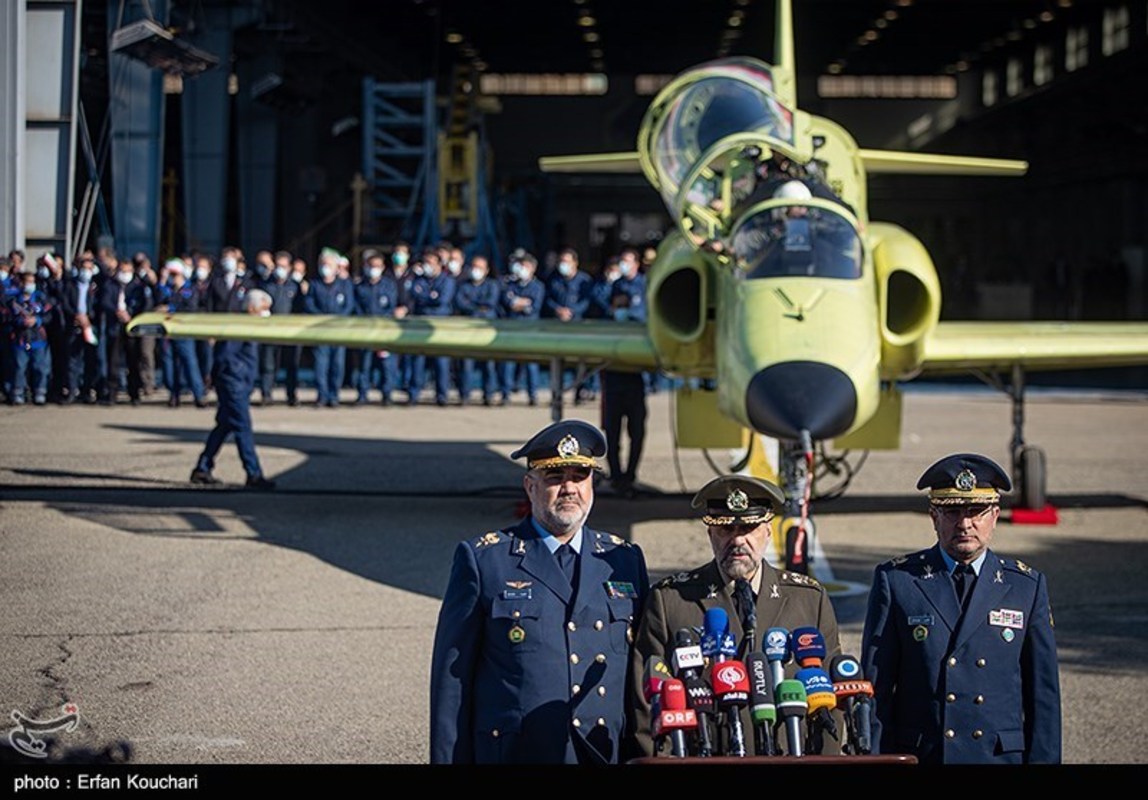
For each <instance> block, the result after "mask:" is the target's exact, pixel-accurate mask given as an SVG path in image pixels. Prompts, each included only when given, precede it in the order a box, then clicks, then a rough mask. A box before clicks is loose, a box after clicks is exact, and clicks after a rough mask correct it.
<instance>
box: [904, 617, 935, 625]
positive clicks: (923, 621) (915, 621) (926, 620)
mask: <svg viewBox="0 0 1148 800" xmlns="http://www.w3.org/2000/svg"><path fill="white" fill-rule="evenodd" d="M909 624H910V625H932V624H933V615H932V614H921V615H920V616H916V617H909Z"/></svg>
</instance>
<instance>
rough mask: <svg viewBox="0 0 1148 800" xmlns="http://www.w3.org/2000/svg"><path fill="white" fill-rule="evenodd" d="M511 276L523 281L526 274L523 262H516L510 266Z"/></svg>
mask: <svg viewBox="0 0 1148 800" xmlns="http://www.w3.org/2000/svg"><path fill="white" fill-rule="evenodd" d="M510 274H511V275H513V276H514V277H516V278H519V279H521V278H522V276H523V275H525V274H526V267H524V266H522V262H521V261H515V262H514V263H513V264H511V265H510Z"/></svg>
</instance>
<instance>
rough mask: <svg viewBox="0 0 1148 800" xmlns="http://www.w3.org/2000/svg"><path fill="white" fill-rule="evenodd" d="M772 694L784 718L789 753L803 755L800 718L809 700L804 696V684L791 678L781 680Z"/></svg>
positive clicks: (801, 718)
mask: <svg viewBox="0 0 1148 800" xmlns="http://www.w3.org/2000/svg"><path fill="white" fill-rule="evenodd" d="M773 694H774V697H776V698H777V712H778V713H779V714H780V715H781V716H782V718H783V719H784V720H785V738H786V739H788V741H789V754H790V755H791V756H801V755H805V752H804V748H803V746H802V741H801V720H803V719H805V713H806V711H807V710H808V709H809V702H808V701H807V700H806V698H805V686H804V684H802V682H801V681H798V680H793V679H792V678H791V679H787V680H783V681H781V683H779V684H777V686H776V687H775V688H774V690H773Z"/></svg>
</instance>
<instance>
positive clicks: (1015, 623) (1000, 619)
mask: <svg viewBox="0 0 1148 800" xmlns="http://www.w3.org/2000/svg"><path fill="white" fill-rule="evenodd" d="M989 625H996V626H998V627H1003V628H1023V627H1024V612H1023V611H1014V610H1013V609H1011V608H1002V609H999V610H994V611H990V612H989Z"/></svg>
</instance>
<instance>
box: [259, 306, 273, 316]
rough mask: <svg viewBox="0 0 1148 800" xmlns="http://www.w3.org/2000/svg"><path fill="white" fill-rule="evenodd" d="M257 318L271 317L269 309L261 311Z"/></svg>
mask: <svg viewBox="0 0 1148 800" xmlns="http://www.w3.org/2000/svg"><path fill="white" fill-rule="evenodd" d="M259 316H261V317H269V316H271V309H269V308H265V309H263V310H262V311H260V312H259Z"/></svg>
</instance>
